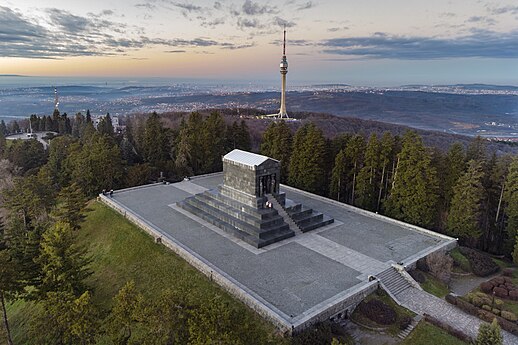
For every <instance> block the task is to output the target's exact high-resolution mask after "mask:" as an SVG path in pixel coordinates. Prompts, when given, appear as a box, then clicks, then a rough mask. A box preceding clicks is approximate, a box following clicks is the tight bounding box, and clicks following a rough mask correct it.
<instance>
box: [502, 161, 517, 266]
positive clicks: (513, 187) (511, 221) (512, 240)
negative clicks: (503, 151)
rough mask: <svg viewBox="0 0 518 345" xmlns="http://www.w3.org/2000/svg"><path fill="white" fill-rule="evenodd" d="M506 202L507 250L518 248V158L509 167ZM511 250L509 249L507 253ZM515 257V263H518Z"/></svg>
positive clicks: (506, 181) (505, 192)
mask: <svg viewBox="0 0 518 345" xmlns="http://www.w3.org/2000/svg"><path fill="white" fill-rule="evenodd" d="M504 201H505V204H506V205H507V207H506V209H505V214H506V215H507V225H506V228H505V231H506V235H507V248H510V249H512V248H513V247H514V248H515V252H516V251H517V249H516V248H518V242H517V241H516V238H517V235H518V157H515V158H514V159H513V161H512V162H511V164H510V165H509V172H508V174H507V178H506V180H505V191H504ZM509 251H510V250H509V249H508V250H507V252H509ZM516 259H518V256H515V262H518V260H516Z"/></svg>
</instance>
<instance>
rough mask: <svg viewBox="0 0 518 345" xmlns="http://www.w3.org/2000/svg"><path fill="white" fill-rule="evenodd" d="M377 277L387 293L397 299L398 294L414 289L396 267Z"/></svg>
mask: <svg viewBox="0 0 518 345" xmlns="http://www.w3.org/2000/svg"><path fill="white" fill-rule="evenodd" d="M376 277H377V278H378V279H379V280H380V281H381V282H382V283H383V285H384V286H385V288H386V289H387V290H388V291H387V292H389V293H390V294H391V295H392V296H394V298H396V299H397V296H398V294H400V293H402V292H403V291H405V290H406V289H408V288H411V287H412V284H410V282H409V281H408V280H406V278H405V277H403V276H402V275H401V273H399V272H398V271H397V270H396V269H395V268H394V267H389V268H387V269H386V270H385V271H383V272H381V273H379V274H378V275H377V276H376Z"/></svg>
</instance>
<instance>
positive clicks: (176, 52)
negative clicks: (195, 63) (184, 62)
mask: <svg viewBox="0 0 518 345" xmlns="http://www.w3.org/2000/svg"><path fill="white" fill-rule="evenodd" d="M186 52H187V50H181V49H177V50H165V51H164V53H170V54H178V53H186Z"/></svg>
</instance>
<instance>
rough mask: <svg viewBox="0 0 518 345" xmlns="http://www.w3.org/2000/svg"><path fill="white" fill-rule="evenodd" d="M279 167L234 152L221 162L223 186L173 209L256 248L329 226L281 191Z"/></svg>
mask: <svg viewBox="0 0 518 345" xmlns="http://www.w3.org/2000/svg"><path fill="white" fill-rule="evenodd" d="M280 171H281V167H280V162H279V161H277V160H275V159H272V158H269V157H266V156H262V155H258V154H255V153H251V152H246V151H241V150H233V151H232V152H230V153H228V154H227V155H225V156H224V157H223V184H222V185H220V186H218V188H216V189H212V190H208V191H205V192H203V193H199V194H196V195H194V196H192V197H189V198H187V199H185V200H184V201H183V202H180V203H179V204H178V205H179V206H180V207H181V208H183V209H184V210H187V211H189V212H191V213H193V214H195V215H196V216H198V217H200V218H202V219H204V220H205V221H207V222H209V223H211V224H213V225H215V226H217V227H219V228H221V229H222V230H224V231H226V232H228V233H230V234H232V235H233V236H235V237H237V238H239V239H241V240H243V241H245V242H247V243H249V244H251V245H253V246H255V247H257V248H261V247H264V246H267V245H269V244H272V243H275V242H278V241H281V240H283V239H286V238H289V237H292V236H295V235H296V234H297V233H303V232H307V231H310V230H313V229H316V228H319V227H321V226H324V225H327V224H330V223H332V222H333V218H330V217H328V216H326V215H324V214H322V213H320V212H318V211H315V210H313V209H311V208H307V207H305V206H303V205H302V204H300V203H297V202H294V201H292V200H290V199H287V198H286V193H284V192H281V191H280V184H279V182H280V177H281V176H280Z"/></svg>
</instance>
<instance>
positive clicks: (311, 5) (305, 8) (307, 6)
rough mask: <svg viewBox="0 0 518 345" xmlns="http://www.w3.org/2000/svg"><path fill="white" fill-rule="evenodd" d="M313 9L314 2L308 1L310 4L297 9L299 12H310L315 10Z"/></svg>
mask: <svg viewBox="0 0 518 345" xmlns="http://www.w3.org/2000/svg"><path fill="white" fill-rule="evenodd" d="M313 7H315V4H313V2H312V1H308V2H306V3H304V4H302V5H300V6H299V7H297V11H303V10H308V9H310V8H313Z"/></svg>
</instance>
